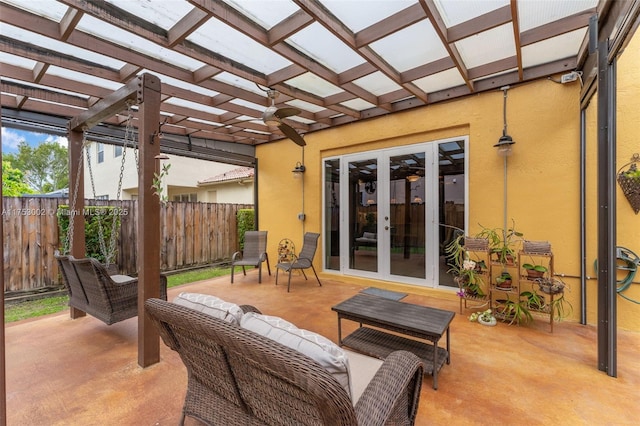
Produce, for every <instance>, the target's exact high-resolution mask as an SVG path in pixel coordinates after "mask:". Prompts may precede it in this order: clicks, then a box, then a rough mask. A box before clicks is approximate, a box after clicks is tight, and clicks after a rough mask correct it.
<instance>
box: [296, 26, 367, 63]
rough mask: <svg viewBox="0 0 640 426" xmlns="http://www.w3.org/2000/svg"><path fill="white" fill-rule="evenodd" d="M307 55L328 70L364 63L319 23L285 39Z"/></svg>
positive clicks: (360, 57)
mask: <svg viewBox="0 0 640 426" xmlns="http://www.w3.org/2000/svg"><path fill="white" fill-rule="evenodd" d="M287 43H289V44H291V45H292V46H294V47H295V48H297V49H298V50H300V51H301V52H303V53H305V54H307V55H308V56H309V57H311V58H313V59H315V60H316V61H318V62H319V63H321V64H322V65H324V66H326V67H327V68H329V69H330V70H332V71H334V72H336V73H341V72H344V71H346V70H348V69H351V68H353V67H355V66H358V65H360V64H362V63H364V58H362V56H360V55H359V54H357V53H356V52H355V51H354V50H353V49H351V48H350V47H348V46H347V45H345V44H344V43H343V42H342V41H341V40H339V39H338V38H337V37H336V36H334V35H333V34H331V33H330V32H329V31H328V30H327V29H325V28H324V27H323V26H322V25H320V24H311V25H309V26H308V27H306V28H304V29H302V30H300V31H298V32H297V33H296V34H294V35H292V36H291V37H289V38H288V39H287Z"/></svg>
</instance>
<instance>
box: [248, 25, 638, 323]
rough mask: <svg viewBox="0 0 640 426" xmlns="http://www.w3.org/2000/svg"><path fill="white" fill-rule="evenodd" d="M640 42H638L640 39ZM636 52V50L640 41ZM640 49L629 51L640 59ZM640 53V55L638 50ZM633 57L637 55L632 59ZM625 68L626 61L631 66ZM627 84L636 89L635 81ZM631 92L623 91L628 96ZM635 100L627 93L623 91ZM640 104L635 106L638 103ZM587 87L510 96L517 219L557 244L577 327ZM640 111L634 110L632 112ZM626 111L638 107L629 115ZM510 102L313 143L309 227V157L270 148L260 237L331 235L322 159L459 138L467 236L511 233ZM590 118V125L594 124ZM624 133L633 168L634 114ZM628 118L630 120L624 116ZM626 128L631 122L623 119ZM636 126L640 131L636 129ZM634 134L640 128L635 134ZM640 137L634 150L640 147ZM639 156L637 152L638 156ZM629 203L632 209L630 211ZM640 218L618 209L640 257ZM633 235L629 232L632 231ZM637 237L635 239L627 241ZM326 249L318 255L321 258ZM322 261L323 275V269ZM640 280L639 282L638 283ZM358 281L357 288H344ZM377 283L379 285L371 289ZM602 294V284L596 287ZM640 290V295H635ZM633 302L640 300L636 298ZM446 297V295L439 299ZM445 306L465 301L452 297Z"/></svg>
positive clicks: (431, 112)
mask: <svg viewBox="0 0 640 426" xmlns="http://www.w3.org/2000/svg"><path fill="white" fill-rule="evenodd" d="M638 38H640V37H638V36H636V39H638ZM636 44H637V40H636ZM633 48H634V46H629V48H628V49H627V51H631V50H632V49H633ZM635 49H636V50H635V51H636V52H637V51H640V49H638V48H637V47H636V48H635ZM627 56H632V55H627ZM634 56H636V57H635V58H631V59H632V60H630V61H627V62H626V63H624V64H623V61H622V60H621V61H620V69H622V68H623V67H624V69H627V68H631V69H633V70H634V72H635V77H634V76H632V75H631V73H629V75H625V77H624V78H621V79H620V80H619V87H621V88H622V85H623V82H624V84H625V85H635V87H634V88H631V89H629V94H628V95H627V96H620V98H619V102H620V107H621V109H625V110H627V108H628V110H629V111H633V112H635V114H637V111H640V105H639V104H638V102H640V101H638V98H640V97H639V96H638V94H640V88H638V86H637V84H638V83H637V82H638V81H640V78H639V76H638V69H640V64H638V61H639V58H638V57H637V56H638V55H634ZM623 59H626V58H623ZM627 80H628V81H627ZM621 90H622V89H621ZM624 90H627V89H624ZM633 94H635V96H633ZM579 99H580V85H579V83H578V82H576V83H571V84H565V85H561V84H558V83H555V82H553V81H551V80H547V79H545V80H540V81H536V82H532V83H526V84H521V85H514V86H512V87H511V88H510V89H509V90H508V99H507V102H508V106H507V117H508V133H509V134H510V135H511V136H512V137H513V139H514V141H515V142H516V144H515V146H514V153H513V155H512V156H511V157H509V159H508V217H509V219H511V218H512V219H514V220H515V224H516V229H517V230H519V231H521V232H523V233H524V237H525V238H526V239H528V240H548V241H550V242H551V244H552V247H553V252H554V255H555V271H556V273H558V274H563V275H564V278H563V279H564V281H565V282H566V283H567V284H568V286H569V287H570V288H571V290H570V291H569V292H567V294H566V298H567V299H568V300H569V301H570V302H571V304H572V305H573V308H574V309H573V314H572V316H571V317H570V318H569V319H570V320H574V321H577V320H578V319H579V310H580V302H579V300H580V299H579V298H580V288H579V287H580V282H579V279H578V276H579V272H580V262H581V259H580V245H579V244H580V221H579V219H580V216H579V209H580V175H579V171H580V156H579V143H580V107H579ZM632 104H633V105H632ZM627 105H629V106H628V107H627ZM502 106H503V92H502V91H501V90H500V88H499V87H497V88H496V90H495V91H492V92H487V93H483V94H479V95H474V96H468V97H465V98H462V99H458V100H454V101H451V102H445V103H439V104H435V105H429V106H426V107H420V108H416V109H412V110H409V111H405V112H399V113H394V114H391V115H387V116H382V117H378V118H374V119H371V120H367V121H362V122H358V123H353V124H347V125H343V126H340V127H336V128H333V129H328V130H324V131H318V132H314V133H310V134H308V135H306V136H305V140H306V142H307V146H306V147H305V149H304V164H305V165H306V167H307V172H306V173H305V177H304V211H305V213H306V216H307V218H306V221H305V222H304V223H302V222H300V221H299V220H298V219H297V214H298V213H299V212H300V211H302V182H301V181H299V180H295V179H294V178H293V177H292V173H291V170H292V169H293V168H294V166H295V164H296V162H297V161H301V159H302V158H301V156H302V149H301V148H300V147H298V146H297V145H295V144H294V143H292V142H291V141H289V140H283V141H281V142H277V143H272V144H265V145H261V146H259V147H258V149H257V156H258V158H259V170H258V173H259V209H260V211H259V214H260V218H259V220H260V229H263V230H268V231H269V253H274V255H275V253H276V251H277V243H278V241H279V240H280V239H281V238H285V237H288V238H291V239H293V240H294V242H296V244H301V243H302V234H303V233H304V232H305V231H312V232H321V231H322V212H321V207H322V204H321V203H322V200H321V195H322V187H321V183H322V175H321V165H322V159H323V158H326V157H329V156H334V155H340V154H346V153H353V152H361V151H369V150H374V149H380V148H388V147H393V146H401V145H408V144H413V143H420V142H427V141H433V140H438V139H442V138H449V137H454V136H467V135H468V137H469V152H468V153H467V155H468V157H469V187H468V193H469V204H468V223H469V229H468V232H469V233H470V234H473V233H475V232H478V231H479V230H480V227H479V224H482V225H484V226H487V227H502V223H503V201H502V200H503V160H502V158H501V157H499V156H498V155H497V153H496V149H495V148H494V147H493V145H494V144H495V143H496V142H497V141H498V138H499V137H500V136H501V133H502V124H503V118H502ZM592 110H593V108H590V111H589V114H590V116H589V117H590V120H591V121H593V120H595V117H594V114H593V111H592ZM627 115H628V116H629V117H628V118H625V119H624V120H625V124H624V126H621V127H625V129H624V131H623V129H622V128H621V129H619V148H618V153H619V159H620V160H621V161H625V159H626V161H628V158H627V157H629V152H631V151H633V152H637V151H638V150H639V149H638V145H639V144H638V142H637V141H638V139H637V135H638V134H640V132H639V131H638V122H639V121H640V120H639V119H638V117H637V115H636V116H635V118H633V117H632V115H633V113H631V112H630V113H629V114H627ZM625 117H626V116H625ZM621 120H622V118H621ZM634 120H635V121H634ZM634 126H635V128H634ZM634 135H635V142H634V141H633V138H634ZM634 146H635V148H634ZM594 155H595V142H594V140H593V137H590V145H589V156H588V160H589V186H588V191H589V194H588V198H587V202H588V203H589V204H588V205H589V212H588V217H589V220H588V224H589V228H590V230H589V231H588V237H589V246H590V252H589V259H592V258H594V253H595V251H596V246H595V244H596V241H595V236H596V234H597V222H596V219H595V218H594V217H593V216H594V215H595V207H596V200H595V176H596V174H595V173H596V170H595V167H594V165H595V158H594ZM624 203H626V201H624ZM639 220H640V217H639V216H636V215H635V214H633V212H632V210H631V209H630V208H629V207H628V205H624V204H623V202H619V221H618V227H619V228H618V229H619V233H620V232H625V235H624V237H623V236H622V235H621V236H620V238H619V244H620V245H627V246H629V248H632V249H634V251H635V250H637V252H640V246H639V243H638V242H639V241H640V238H639V234H638V232H640V223H639V222H638V221H639ZM625 229H626V231H623V230H625ZM629 229H633V232H628V230H629ZM321 250H322V247H321V246H320V247H319V252H318V253H321ZM320 259H321V256H320V255H318V256H317V257H316V265H320V264H321V261H320ZM639 277H640V274H639ZM345 279H347V280H351V281H357V280H355V279H352V278H350V277H349V278H345ZM369 282H370V281H369ZM589 286H590V288H595V282H590V283H589ZM635 287H639V286H637V285H636V286H635ZM633 290H634V293H632V294H636V295H637V296H638V297H636V298H637V299H640V294H638V293H637V291H635V290H637V288H634V289H633ZM434 293H438V295H439V296H442V292H436V291H434ZM443 297H452V298H455V297H456V296H455V295H454V294H453V293H451V294H445V295H444V296H443ZM589 297H590V300H589V315H588V320H589V322H590V323H594V322H595V321H596V316H595V313H594V311H593V310H594V309H595V306H596V303H595V300H591V299H593V297H594V296H593V295H592V294H591V293H589ZM625 305H630V304H627V303H621V304H620V315H619V317H620V319H619V326H620V327H622V328H626V329H640V314H638V305H634V306H625Z"/></svg>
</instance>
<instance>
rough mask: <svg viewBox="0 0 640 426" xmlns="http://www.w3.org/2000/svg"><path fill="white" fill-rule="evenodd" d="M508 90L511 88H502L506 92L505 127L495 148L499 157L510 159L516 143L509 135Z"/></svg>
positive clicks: (503, 110) (504, 104)
mask: <svg viewBox="0 0 640 426" xmlns="http://www.w3.org/2000/svg"><path fill="white" fill-rule="evenodd" d="M507 90H509V86H504V87H502V91H503V92H504V97H503V99H504V102H503V107H502V115H503V121H504V126H503V128H502V136H500V139H499V140H498V143H497V144H495V145H494V148H498V155H500V156H501V157H508V156H509V155H511V153H512V151H513V144H514V143H515V142H514V141H513V139H512V138H511V136H509V135H508V134H507Z"/></svg>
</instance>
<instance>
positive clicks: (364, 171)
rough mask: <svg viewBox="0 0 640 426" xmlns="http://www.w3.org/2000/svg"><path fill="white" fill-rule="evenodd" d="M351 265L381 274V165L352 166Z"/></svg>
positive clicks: (372, 162)
mask: <svg viewBox="0 0 640 426" xmlns="http://www.w3.org/2000/svg"><path fill="white" fill-rule="evenodd" d="M349 203H350V206H349V264H350V265H349V266H350V268H351V269H359V270H362V271H371V272H377V271H378V238H377V232H378V210H377V209H378V162H377V160H375V159H371V160H362V161H353V162H350V163H349Z"/></svg>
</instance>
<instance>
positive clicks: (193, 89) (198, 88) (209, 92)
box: [138, 69, 219, 97]
mask: <svg viewBox="0 0 640 426" xmlns="http://www.w3.org/2000/svg"><path fill="white" fill-rule="evenodd" d="M147 72H148V73H151V74H154V75H156V76H157V77H158V78H159V79H160V81H161V82H162V83H166V84H170V85H172V86H176V87H179V88H181V89H185V90H190V91H191V92H194V93H199V94H201V95H205V96H211V97H213V96H216V95H219V93H218V92H216V91H215V90H209V89H207V88H205V87H202V86H200V85H197V84H190V83H185V82H184V81H183V80H179V79H177V78H173V77H169V76H166V75H162V74H159V73H157V72H154V71H150V70H146V69H143V70H141V71H140V72H139V73H138V75H142V74H144V73H147Z"/></svg>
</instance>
